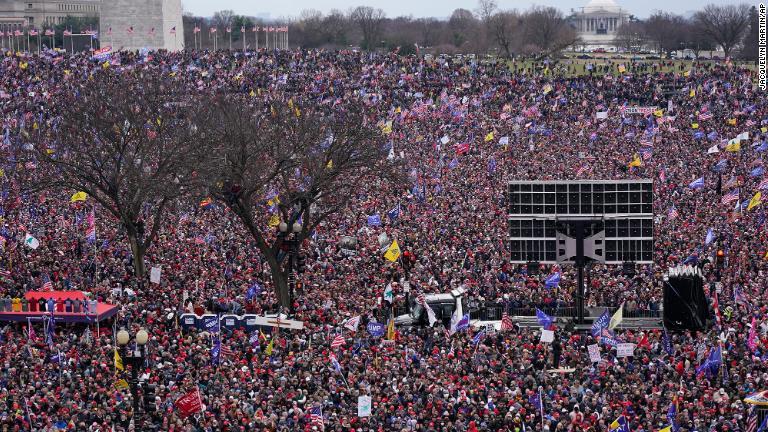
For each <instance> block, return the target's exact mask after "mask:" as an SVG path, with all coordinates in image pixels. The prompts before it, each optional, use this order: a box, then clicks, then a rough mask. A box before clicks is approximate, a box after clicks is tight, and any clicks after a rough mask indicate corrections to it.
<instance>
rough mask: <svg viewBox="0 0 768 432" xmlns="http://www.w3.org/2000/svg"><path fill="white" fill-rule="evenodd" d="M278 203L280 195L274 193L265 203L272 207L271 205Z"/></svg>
mask: <svg viewBox="0 0 768 432" xmlns="http://www.w3.org/2000/svg"><path fill="white" fill-rule="evenodd" d="M276 204H280V195H275V197H274V198H272V199H271V200H269V201H267V205H268V206H270V207H272V206H273V205H276Z"/></svg>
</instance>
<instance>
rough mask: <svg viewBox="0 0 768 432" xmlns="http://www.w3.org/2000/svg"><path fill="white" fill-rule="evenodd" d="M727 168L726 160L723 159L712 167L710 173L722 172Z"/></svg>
mask: <svg viewBox="0 0 768 432" xmlns="http://www.w3.org/2000/svg"><path fill="white" fill-rule="evenodd" d="M727 167H728V160H727V159H723V160H721V161H719V162H718V163H717V164H716V165H715V166H714V167H712V171H714V172H722V171H723V170H724V169H725V168H727Z"/></svg>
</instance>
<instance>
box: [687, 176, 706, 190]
mask: <svg viewBox="0 0 768 432" xmlns="http://www.w3.org/2000/svg"><path fill="white" fill-rule="evenodd" d="M688 187H689V188H691V189H694V190H695V189H701V188H703V187H704V177H699V178H697V179H696V180H694V181H692V182H691V184H689V185H688Z"/></svg>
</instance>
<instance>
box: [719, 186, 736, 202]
mask: <svg viewBox="0 0 768 432" xmlns="http://www.w3.org/2000/svg"><path fill="white" fill-rule="evenodd" d="M738 199H739V189H738V188H737V189H733V190H731V191H729V192H728V193H727V194H725V195H723V198H722V200H721V201H720V202H721V203H722V204H730V203H732V202H734V201H736V200H738Z"/></svg>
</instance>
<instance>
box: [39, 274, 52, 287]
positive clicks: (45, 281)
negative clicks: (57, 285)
mask: <svg viewBox="0 0 768 432" xmlns="http://www.w3.org/2000/svg"><path fill="white" fill-rule="evenodd" d="M42 280H43V287H42V288H43V291H53V282H51V278H50V277H49V276H48V274H47V273H43V276H42Z"/></svg>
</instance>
